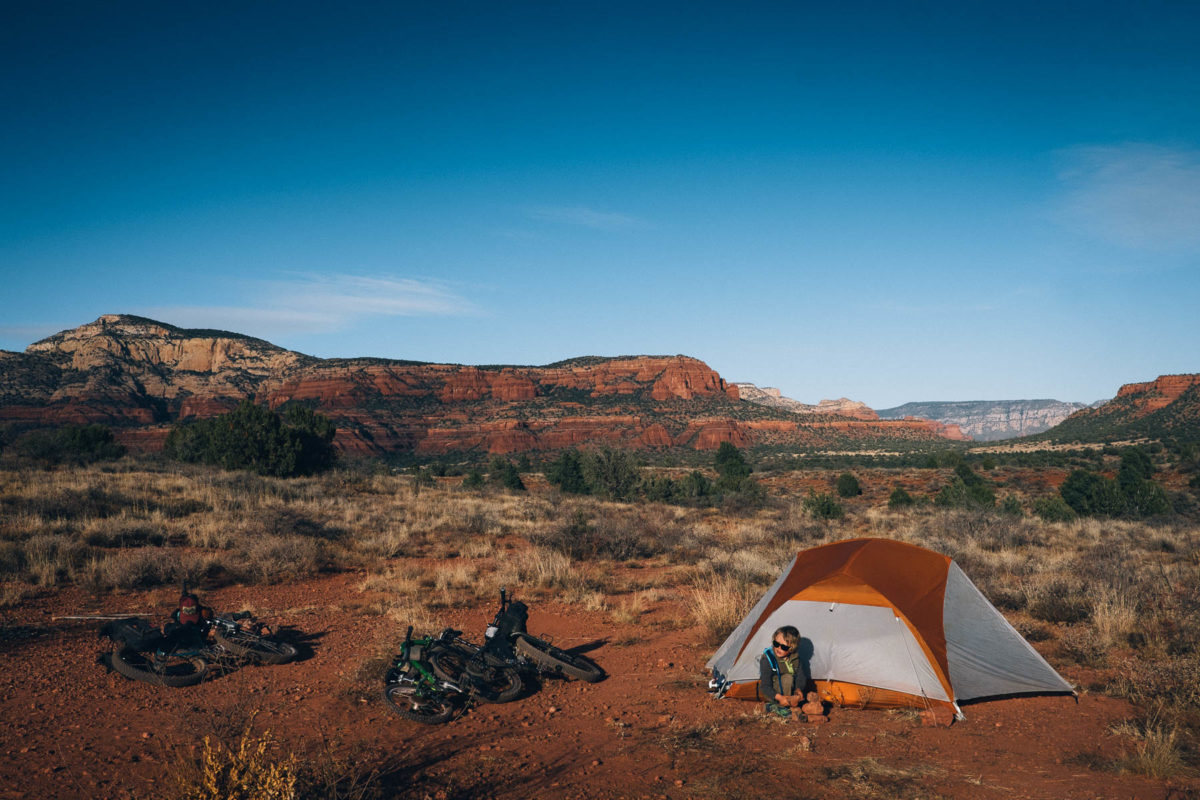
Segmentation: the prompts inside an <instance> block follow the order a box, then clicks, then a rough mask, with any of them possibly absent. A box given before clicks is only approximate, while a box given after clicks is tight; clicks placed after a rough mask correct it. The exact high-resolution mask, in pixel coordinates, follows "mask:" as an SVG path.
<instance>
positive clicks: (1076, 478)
mask: <svg viewBox="0 0 1200 800" xmlns="http://www.w3.org/2000/svg"><path fill="white" fill-rule="evenodd" d="M1058 493H1059V494H1060V495H1061V496H1062V499H1063V500H1064V501H1065V502H1066V504H1067V505H1068V506H1070V507H1071V510H1072V511H1074V512H1075V513H1076V514H1079V515H1080V516H1103V517H1115V516H1119V515H1120V514H1121V512H1123V511H1124V510H1125V498H1124V497H1122V496H1121V489H1120V487H1119V486H1118V485H1117V482H1116V481H1114V480H1112V479H1111V478H1105V477H1104V476H1103V475H1098V474H1097V473H1095V472H1090V471H1088V470H1085V469H1077V470H1074V471H1073V472H1072V473H1071V474H1070V475H1068V476H1067V479H1066V480H1065V481H1063V484H1062V486H1060V487H1059V489H1058Z"/></svg>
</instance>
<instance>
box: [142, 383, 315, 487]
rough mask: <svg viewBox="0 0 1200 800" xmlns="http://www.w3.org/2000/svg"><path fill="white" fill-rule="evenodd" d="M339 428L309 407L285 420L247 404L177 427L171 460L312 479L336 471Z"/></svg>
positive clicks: (291, 410)
mask: <svg viewBox="0 0 1200 800" xmlns="http://www.w3.org/2000/svg"><path fill="white" fill-rule="evenodd" d="M334 433H335V429H334V426H333V423H331V422H330V421H329V420H328V419H327V418H326V417H324V416H322V415H320V414H317V413H315V412H314V411H312V410H311V409H309V408H307V407H306V406H300V405H293V406H289V407H288V408H287V409H286V410H285V411H284V414H283V416H280V415H279V414H277V413H275V412H273V411H271V410H270V409H268V408H266V407H264V406H259V405H255V404H254V403H252V402H250V401H248V400H246V401H243V402H242V403H241V404H239V405H238V407H237V408H236V409H234V410H233V411H231V412H229V413H228V414H222V415H220V416H217V417H213V418H211V419H205V420H200V421H197V422H192V423H184V424H181V425H176V426H175V427H174V428H172V430H171V432H170V433H169V434H168V435H167V440H166V442H165V443H164V445H163V453H164V454H165V455H166V456H167V457H168V458H173V459H175V460H177V461H186V462H190V463H200V464H209V465H212V466H217V467H221V468H222V469H227V470H242V469H244V470H250V471H252V472H257V473H259V474H260V475H274V476H276V477H293V476H296V475H312V474H315V473H318V472H322V471H324V470H326V469H329V468H330V467H331V466H333V464H334V461H335V458H336V452H335V451H334V449H333V436H334Z"/></svg>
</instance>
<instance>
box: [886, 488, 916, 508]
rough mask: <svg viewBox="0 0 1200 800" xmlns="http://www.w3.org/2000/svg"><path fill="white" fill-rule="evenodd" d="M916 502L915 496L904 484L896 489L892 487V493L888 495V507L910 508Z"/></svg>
mask: <svg viewBox="0 0 1200 800" xmlns="http://www.w3.org/2000/svg"><path fill="white" fill-rule="evenodd" d="M915 502H916V501H915V500H913V496H912V495H911V494H909V493H908V492H907V491H906V490H905V489H904V487H903V486H897V487H896V488H895V489H892V493H891V495H890V496H889V497H888V508H891V509H897V508H908V507H909V506H911V505H912V504H913V503H915Z"/></svg>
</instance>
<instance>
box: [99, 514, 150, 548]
mask: <svg viewBox="0 0 1200 800" xmlns="http://www.w3.org/2000/svg"><path fill="white" fill-rule="evenodd" d="M166 540H167V531H166V529H165V528H164V527H163V526H162V525H156V524H152V523H148V522H141V521H137V520H131V521H120V522H117V524H103V525H93V526H91V527H90V528H89V530H87V532H86V533H84V536H83V541H84V542H85V543H87V544H89V545H91V546H92V547H142V546H145V545H155V546H158V545H162V544H163V543H164V542H165V541H166Z"/></svg>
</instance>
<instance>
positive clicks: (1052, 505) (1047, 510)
mask: <svg viewBox="0 0 1200 800" xmlns="http://www.w3.org/2000/svg"><path fill="white" fill-rule="evenodd" d="M1033 513H1034V514H1037V515H1038V516H1039V517H1041V518H1042V519H1043V520H1045V521H1046V522H1070V521H1071V520H1073V519H1075V509H1073V508H1071V507H1070V506H1069V505H1067V501H1066V500H1063V498H1062V496H1061V495H1057V494H1056V495H1051V496H1049V497H1040V498H1038V499H1037V501H1036V502H1034V504H1033Z"/></svg>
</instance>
